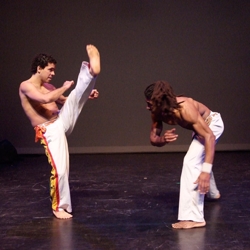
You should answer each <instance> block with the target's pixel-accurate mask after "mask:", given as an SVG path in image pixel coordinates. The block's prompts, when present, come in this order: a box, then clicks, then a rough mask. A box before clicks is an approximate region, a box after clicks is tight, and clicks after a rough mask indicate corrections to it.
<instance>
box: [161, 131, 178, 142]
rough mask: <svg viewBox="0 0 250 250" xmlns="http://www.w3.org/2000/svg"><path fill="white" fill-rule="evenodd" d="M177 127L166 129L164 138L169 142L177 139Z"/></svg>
mask: <svg viewBox="0 0 250 250" xmlns="http://www.w3.org/2000/svg"><path fill="white" fill-rule="evenodd" d="M175 130H176V129H175V128H172V129H170V130H166V131H165V133H164V139H165V141H166V142H167V143H168V142H173V141H176V140H177V137H178V135H177V134H176V133H175Z"/></svg>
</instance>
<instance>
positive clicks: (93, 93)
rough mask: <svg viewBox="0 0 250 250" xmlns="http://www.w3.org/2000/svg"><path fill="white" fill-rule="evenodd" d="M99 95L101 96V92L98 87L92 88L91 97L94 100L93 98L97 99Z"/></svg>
mask: <svg viewBox="0 0 250 250" xmlns="http://www.w3.org/2000/svg"><path fill="white" fill-rule="evenodd" d="M98 96H99V92H98V91H97V89H92V91H91V93H90V95H89V99H91V100H93V99H96V98H97V97H98Z"/></svg>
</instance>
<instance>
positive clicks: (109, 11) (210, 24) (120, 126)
mask: <svg viewBox="0 0 250 250" xmlns="http://www.w3.org/2000/svg"><path fill="white" fill-rule="evenodd" d="M0 6H1V9H0V18H1V26H0V27H1V40H0V46H1V57H0V60H1V61H0V62H1V67H0V75H1V83H0V115H1V122H0V140H3V139H7V140H9V141H10V142H11V143H12V144H13V145H14V146H15V147H16V148H17V150H18V152H19V153H35V152H41V150H42V149H41V146H40V145H38V144H35V143H34V131H33V128H32V127H31V125H30V123H29V121H28V119H27V118H26V117H25V115H24V113H23V111H22V109H21V105H20V101H19V96H18V88H19V84H20V82H21V81H23V80H26V79H28V78H29V77H30V76H31V74H30V64H31V61H32V59H33V57H34V56H35V55H36V54H37V53H40V52H45V53H49V54H52V55H53V56H54V57H55V58H56V59H57V61H58V64H57V69H56V77H55V78H54V80H53V82H52V83H54V85H56V86H61V85H62V83H63V82H64V81H65V80H72V79H73V80H75V81H76V79H77V75H78V71H79V68H80V64H81V61H82V60H86V59H87V56H86V51H85V46H86V44H88V43H92V44H94V45H96V46H97V47H98V48H99V50H100V53H101V57H102V72H101V75H100V76H99V77H98V80H97V84H96V87H97V88H98V90H99V91H100V97H99V99H98V100H95V101H89V102H87V104H86V106H85V107H84V109H83V111H82V114H81V116H80V118H79V120H78V123H77V125H76V127H75V130H74V132H73V134H72V135H71V136H70V137H69V146H70V150H71V152H73V153H84V152H140V151H144V152H150V151H155V150H156V151H160V150H165V151H182V150H185V149H186V147H187V145H188V144H189V142H190V137H191V133H190V132H189V131H186V130H183V129H181V128H178V129H177V132H178V133H179V139H178V141H177V142H175V143H173V144H171V145H168V146H166V147H164V148H163V149H159V148H154V147H152V146H151V145H150V143H149V130H150V114H149V112H148V111H147V110H146V109H145V101H144V96H143V91H144V89H145V87H146V86H147V85H149V84H150V83H152V82H153V81H155V80H160V79H164V80H168V81H169V82H170V83H171V84H172V86H173V88H174V90H175V92H176V93H183V94H185V95H187V96H191V97H193V98H195V99H197V100H198V101H201V102H203V103H205V104H206V105H207V106H208V107H210V108H211V110H213V111H218V112H220V113H221V114H222V117H223V119H224V123H225V132H224V135H223V137H222V138H221V140H220V143H219V145H218V148H217V149H218V150H241V149H250V143H249V141H250V133H249V129H248V127H249V124H250V117H249V90H250V88H249V82H250V75H249V66H250V63H249V62H250V61H249V59H250V51H249V38H250V32H249V24H250V15H249V13H250V12H249V11H250V2H249V1H248V0H242V1H230V0H223V1H218V0H214V1H209V0H207V1H198V0H197V1H185V0H182V1H178V0H177V1H174V0H172V1H162V0H154V1H153V0H140V1H139V0H126V1H125V0H108V1H103V0H72V1H67V0H60V1H57V0H55V1H34V0H23V1H20V0H11V1H7V0H2V1H1V3H0Z"/></svg>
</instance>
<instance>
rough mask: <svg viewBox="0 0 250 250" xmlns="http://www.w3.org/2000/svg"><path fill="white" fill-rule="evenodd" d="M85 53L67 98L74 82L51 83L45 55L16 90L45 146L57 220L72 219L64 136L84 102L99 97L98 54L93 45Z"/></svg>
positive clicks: (50, 66)
mask: <svg viewBox="0 0 250 250" xmlns="http://www.w3.org/2000/svg"><path fill="white" fill-rule="evenodd" d="M86 51H87V54H88V57H89V63H88V62H83V63H82V65H81V68H80V73H79V76H78V79H77V84H76V86H75V88H74V89H73V90H72V91H71V93H70V94H69V96H68V97H65V96H64V95H63V94H64V92H65V91H66V90H68V89H69V88H70V87H71V86H72V85H73V84H74V82H73V81H66V82H64V84H63V85H62V87H60V88H55V87H54V86H53V85H52V84H50V82H51V80H52V78H53V76H54V75H55V68H56V60H55V59H54V58H52V57H51V56H49V55H46V54H39V55H38V56H37V57H35V59H34V60H33V62H32V65H31V73H32V76H31V77H30V79H28V80H26V81H23V82H22V83H21V84H20V88H19V96H20V99H21V104H22V107H23V110H24V112H25V114H26V115H27V117H28V118H29V120H30V122H31V125H32V126H33V127H34V129H35V133H36V137H35V141H36V142H37V141H40V143H41V144H42V145H43V146H44V149H45V153H46V155H47V157H48V161H49V163H50V165H51V167H52V171H51V177H50V196H51V201H52V211H53V213H54V215H55V216H56V217H57V218H59V219H69V218H71V217H72V214H71V212H72V206H71V198H70V188H69V151H68V144H67V138H66V136H68V135H69V134H70V133H71V132H72V130H73V128H74V126H75V124H76V121H77V119H78V116H79V114H80V112H81V110H82V108H83V106H84V104H85V103H86V101H87V100H88V99H95V98H97V97H98V95H99V93H98V91H97V90H96V89H94V85H95V81H96V78H97V75H98V74H99V73H100V70H101V66H100V55H99V52H98V50H97V48H96V47H95V46H93V45H87V46H86ZM58 104H59V107H61V109H59V107H58Z"/></svg>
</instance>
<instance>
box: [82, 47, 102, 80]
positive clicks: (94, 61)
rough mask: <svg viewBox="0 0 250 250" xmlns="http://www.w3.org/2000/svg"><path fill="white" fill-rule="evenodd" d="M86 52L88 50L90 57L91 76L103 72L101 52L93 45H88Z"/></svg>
mask: <svg viewBox="0 0 250 250" xmlns="http://www.w3.org/2000/svg"><path fill="white" fill-rule="evenodd" d="M86 50H87V53H88V56H89V64H90V73H91V75H93V76H96V75H98V74H99V73H100V71H101V62H100V54H99V51H98V49H97V48H96V47H95V46H94V45H92V44H89V45H87V46H86Z"/></svg>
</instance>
